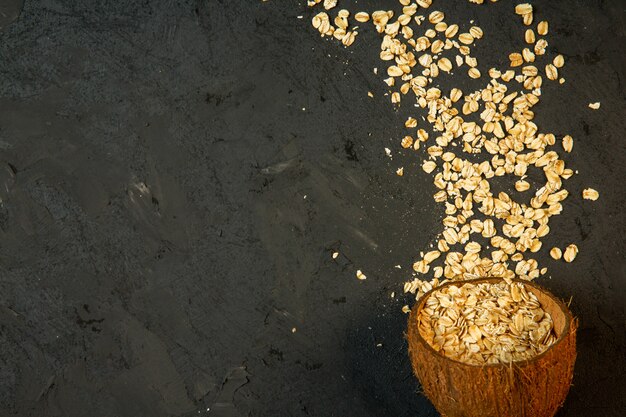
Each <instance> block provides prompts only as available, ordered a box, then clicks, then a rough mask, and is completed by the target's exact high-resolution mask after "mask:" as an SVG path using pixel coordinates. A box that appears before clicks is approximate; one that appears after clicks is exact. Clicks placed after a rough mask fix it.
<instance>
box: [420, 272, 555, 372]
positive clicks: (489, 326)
mask: <svg viewBox="0 0 626 417" xmlns="http://www.w3.org/2000/svg"><path fill="white" fill-rule="evenodd" d="M417 321H418V328H419V332H420V334H421V335H422V337H423V338H424V340H426V342H427V343H428V344H429V345H430V346H431V347H432V348H433V349H435V350H436V351H438V352H440V353H442V354H443V355H444V356H446V357H448V358H450V359H453V360H457V361H460V362H464V363H469V364H473V365H486V364H498V363H510V362H516V361H522V360H528V359H531V358H533V357H535V356H537V355H539V354H541V353H542V352H544V351H545V350H546V349H548V348H549V347H550V346H551V345H552V344H554V343H555V342H556V340H557V336H556V334H555V332H554V325H553V321H552V317H551V316H550V314H549V313H547V312H545V311H544V310H543V308H542V306H541V304H540V302H539V300H538V299H537V297H536V296H535V295H534V294H533V293H532V292H529V291H527V290H526V288H525V287H524V285H522V284H520V283H517V282H507V281H506V280H503V281H501V282H497V283H489V282H480V283H471V282H469V283H465V284H462V285H460V286H456V285H451V286H446V287H442V288H441V289H439V290H435V291H433V292H432V293H431V294H430V296H429V297H428V298H427V299H426V300H424V307H423V308H422V309H421V310H420V311H419V312H418V315H417Z"/></svg>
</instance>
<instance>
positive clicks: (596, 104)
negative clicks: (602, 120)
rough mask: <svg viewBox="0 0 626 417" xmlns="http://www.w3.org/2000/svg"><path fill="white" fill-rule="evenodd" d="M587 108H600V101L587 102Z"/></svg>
mask: <svg viewBox="0 0 626 417" xmlns="http://www.w3.org/2000/svg"><path fill="white" fill-rule="evenodd" d="M589 108H590V109H594V110H598V109H599V108H600V102H599V101H596V102H595V103H589Z"/></svg>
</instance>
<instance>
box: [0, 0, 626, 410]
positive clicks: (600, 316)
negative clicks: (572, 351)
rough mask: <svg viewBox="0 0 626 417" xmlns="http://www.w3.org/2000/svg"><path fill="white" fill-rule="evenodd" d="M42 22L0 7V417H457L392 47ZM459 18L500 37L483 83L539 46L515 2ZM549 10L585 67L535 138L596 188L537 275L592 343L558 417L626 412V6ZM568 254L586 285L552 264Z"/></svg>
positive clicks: (261, 31) (113, 18)
mask: <svg viewBox="0 0 626 417" xmlns="http://www.w3.org/2000/svg"><path fill="white" fill-rule="evenodd" d="M20 3H21V2H19V1H11V2H4V3H3V7H0V10H7V11H8V12H6V13H8V14H7V15H6V16H4V15H3V16H2V20H1V22H0V26H1V27H2V32H0V162H1V164H0V199H1V201H2V202H1V204H0V416H36V417H52V416H54V417H57V416H58V417H79V416H81V417H82V416H91V417H117V416H119V417H135V416H149V417H158V416H199V415H200V416H205V415H206V416H218V417H238V416H253V417H257V416H258V417H265V416H267V417H282V416H285V417H296V416H358V417H369V416H372V417H374V416H376V417H380V416H390V417H391V416H393V417H400V416H420V417H429V416H436V415H437V414H436V412H435V411H434V409H433V408H432V406H431V405H430V403H429V402H428V401H427V400H426V399H425V398H424V396H423V395H421V394H420V393H419V385H418V383H417V381H416V380H415V379H414V377H413V376H412V374H411V369H410V364H409V362H408V358H407V353H406V343H405V341H404V338H403V331H404V328H405V320H406V316H405V315H403V314H402V313H401V312H400V308H401V306H402V305H404V304H405V303H410V300H409V299H408V298H405V297H404V296H402V295H400V294H401V293H402V290H401V288H402V283H403V281H404V280H405V279H406V278H407V277H408V276H409V273H408V271H409V270H410V265H411V264H412V262H413V260H414V258H415V256H416V255H417V254H418V253H419V251H420V250H424V249H425V248H427V245H428V244H429V243H430V242H433V239H434V237H435V235H436V234H437V233H438V232H439V231H440V226H439V222H440V219H441V217H442V210H441V207H439V206H438V205H436V204H435V203H434V202H433V200H432V197H431V196H432V194H433V188H434V187H433V185H432V183H431V178H430V177H429V176H428V175H425V174H424V173H423V172H421V171H420V169H419V163H420V160H421V158H422V155H421V154H415V153H412V152H401V151H402V149H401V148H400V147H399V139H400V138H401V137H402V136H404V134H405V130H404V128H403V122H404V120H405V119H406V116H407V115H409V114H411V111H412V110H413V109H412V108H411V107H410V106H407V105H406V104H405V105H403V106H401V107H400V109H399V110H394V109H393V108H392V107H391V105H390V104H389V102H388V98H387V97H383V94H384V93H385V91H386V90H385V88H384V87H385V85H384V84H383V83H382V81H381V78H380V77H379V76H376V75H374V74H373V72H372V68H373V67H379V68H383V65H382V64H381V62H380V61H379V59H378V56H377V55H378V45H379V43H378V42H379V41H378V39H377V35H376V34H374V33H373V31H372V30H368V31H362V33H361V34H360V35H359V37H358V38H357V42H356V44H355V45H354V46H353V47H352V48H350V49H345V48H343V47H339V46H338V45H337V43H336V42H333V41H327V40H322V39H321V38H320V37H319V36H318V35H317V34H316V32H315V31H314V30H313V29H312V28H311V26H310V18H311V16H312V11H311V10H309V9H307V7H306V5H304V4H303V2H302V1H300V2H297V1H289V2H288V1H279V0H271V1H269V2H266V3H263V2H261V1H255V0H246V1H244V0H228V1H227V0H210V1H207V0H198V1H194V0H181V1H174V0H141V1H139V0H116V1H95V0H80V1H78V0H67V1H61V0H36V1H35V0H27V1H26V2H25V4H24V5H23V9H21V15H20V16H19V18H17V20H15V17H16V16H17V14H18V13H19V10H20V7H21V4H20ZM344 3H345V5H347V6H348V8H350V10H352V11H358V10H357V9H360V8H366V9H369V10H373V9H375V8H377V7H381V8H382V7H385V8H390V7H394V8H396V7H397V3H396V2H395V1H382V0H381V1H378V2H377V1H369V2H367V1H363V0H361V1H358V2H357V1H353V2H345V1H344ZM438 3H439V4H440V6H439V8H441V9H442V10H444V11H445V12H446V14H447V15H448V16H449V18H448V19H447V20H449V21H450V22H452V21H453V20H455V21H458V22H460V23H463V24H467V22H468V21H469V20H470V19H474V20H475V22H476V24H478V25H480V26H481V27H482V28H483V29H484V31H485V33H486V37H485V39H484V40H483V41H481V43H479V46H478V47H477V48H476V53H477V56H478V58H479V62H480V65H481V68H489V67H490V66H492V65H500V66H502V65H504V64H505V62H506V56H507V54H508V52H510V51H512V50H513V49H514V48H521V45H522V35H523V28H522V26H521V25H520V24H519V21H518V20H517V19H518V18H516V17H514V14H513V11H512V9H513V4H512V2H509V1H505V0H502V1H500V2H498V3H496V4H488V5H483V6H475V5H470V4H469V3H468V2H466V1H462V0H458V1H454V2H453V1H449V0H446V1H444V0H438V1H436V3H435V5H436V6H437V4H438ZM535 6H536V10H537V17H538V19H547V20H549V22H550V28H551V33H550V35H549V37H548V40H549V42H550V45H549V48H548V49H549V51H550V52H553V51H554V50H558V51H559V52H561V53H563V54H564V55H565V57H566V61H567V63H566V66H565V68H564V69H563V71H562V74H563V76H564V77H565V79H566V83H565V84H564V85H563V86H561V87H558V88H557V87H556V86H555V85H553V84H549V83H546V84H547V85H545V88H544V95H543V97H542V102H541V103H540V104H539V105H538V107H537V109H536V110H537V111H536V113H537V116H536V122H537V124H538V125H539V126H540V129H541V130H542V131H545V132H554V133H555V134H557V135H564V134H571V135H572V136H573V137H574V139H575V145H574V152H573V153H571V154H569V155H566V156H565V159H566V162H567V164H568V166H571V167H572V168H574V169H577V170H578V171H579V175H576V176H574V177H573V178H571V179H570V180H569V181H568V182H567V185H566V187H567V188H568V189H569V190H570V191H571V192H572V194H573V196H572V197H571V198H569V199H567V200H566V201H565V203H564V212H563V214H562V215H560V216H558V217H556V218H554V219H553V220H552V222H551V224H550V225H551V228H552V232H551V233H550V235H549V236H548V237H547V238H546V240H545V241H544V250H542V252H541V253H540V254H539V255H538V259H539V261H540V262H541V263H542V264H543V265H545V266H547V267H548V268H549V270H550V272H549V275H550V276H551V278H547V277H546V278H542V279H540V280H539V281H538V282H539V283H540V284H543V285H544V286H546V287H547V288H549V289H550V290H552V291H553V292H554V293H556V294H557V295H559V296H560V297H562V298H564V299H570V297H571V298H572V304H571V307H572V309H573V311H574V313H575V314H576V315H577V316H578V317H579V319H580V323H581V327H580V330H579V359H578V363H577V367H576V373H575V379H574V385H573V387H572V389H571V392H570V395H569V397H568V400H567V402H566V404H565V407H564V408H563V409H562V410H561V411H560V412H559V414H558V415H559V416H560V417H575V416H585V417H596V416H598V417H600V416H602V417H617V416H624V415H626V399H625V398H626V384H625V379H626V360H625V354H624V352H625V349H626V336H625V334H626V319H625V312H624V305H625V300H626V291H625V290H626V260H625V259H626V245H625V241H624V234H625V233H626V222H625V215H624V212H623V206H624V203H625V200H626V187H625V185H624V178H625V170H624V166H625V164H626V140H625V139H624V131H625V128H626V121H625V116H626V114H625V108H626V107H625V88H624V77H625V76H626V74H625V63H626V61H625V49H624V42H625V41H626V37H625V31H624V23H625V13H624V10H625V9H626V4H625V2H624V1H620V0H595V1H594V0H584V1H583V0H573V1H564V0H558V1H556V0H555V1H549V2H548V1H537V2H535ZM9 12H10V13H9ZM11 13H15V14H14V15H11ZM298 16H303V18H302V19H298ZM13 20H15V21H14V22H13V23H12V24H9V22H10V21H13ZM463 78H465V77H463ZM455 82H457V81H455ZM441 85H442V86H443V87H444V88H449V87H450V85H451V84H450V80H449V79H446V78H443V77H442V78H441ZM462 86H463V87H464V88H467V89H469V88H475V87H477V86H478V83H473V84H470V83H469V82H468V81H465V82H464V84H462ZM367 91H372V92H373V93H374V94H375V98H374V99H370V98H368V97H367V95H366V92H367ZM594 101H600V102H601V103H602V107H601V108H600V110H597V111H592V110H590V109H588V108H587V103H589V102H594ZM385 147H388V148H390V149H392V152H393V159H390V158H388V157H387V156H386V155H385V153H384V148H385ZM400 166H404V168H405V175H404V177H403V178H400V177H398V176H396V175H395V169H396V168H398V167H400ZM511 185H512V184H508V185H505V186H506V187H508V188H507V189H510V187H511ZM588 186H591V187H594V188H596V189H598V190H599V191H600V193H601V198H600V200H599V201H598V202H595V203H593V202H589V201H583V200H581V199H580V198H579V197H578V196H579V193H580V191H581V190H582V189H583V188H585V187H588ZM570 242H576V243H578V245H579V247H580V250H581V252H580V254H579V256H578V259H577V260H576V262H575V263H573V264H565V263H563V262H556V261H553V260H551V259H550V258H549V256H548V254H547V250H549V248H550V247H552V246H553V245H557V244H558V245H560V246H565V245H566V244H567V243H570ZM334 250H338V251H339V252H340V253H341V255H340V257H339V258H338V259H337V260H336V261H333V260H332V259H331V256H330V254H331V252H332V251H334ZM397 264H399V265H401V266H402V269H397V268H394V266H395V265H397ZM357 268H359V269H362V270H363V271H364V272H365V273H366V274H367V277H368V278H367V280H366V281H358V280H356V279H355V277H354V273H355V270H356V269H357ZM392 291H395V292H396V294H398V296H397V297H396V298H395V299H391V298H390V293H391V292H392ZM292 328H296V329H297V331H296V332H295V333H292ZM378 344H380V346H377V345H378Z"/></svg>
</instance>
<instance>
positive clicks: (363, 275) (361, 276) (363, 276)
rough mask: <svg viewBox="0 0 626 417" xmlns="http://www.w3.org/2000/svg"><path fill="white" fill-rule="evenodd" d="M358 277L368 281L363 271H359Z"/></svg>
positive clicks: (357, 272)
mask: <svg viewBox="0 0 626 417" xmlns="http://www.w3.org/2000/svg"><path fill="white" fill-rule="evenodd" d="M356 277H357V278H358V279H360V280H364V279H367V277H366V276H365V274H364V273H363V272H361V270H360V269H359V270H358V271H356Z"/></svg>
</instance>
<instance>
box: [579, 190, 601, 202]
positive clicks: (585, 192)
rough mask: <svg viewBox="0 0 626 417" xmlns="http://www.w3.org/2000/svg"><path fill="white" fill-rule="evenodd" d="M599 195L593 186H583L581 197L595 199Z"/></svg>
mask: <svg viewBox="0 0 626 417" xmlns="http://www.w3.org/2000/svg"><path fill="white" fill-rule="evenodd" d="M599 197H600V193H599V192H597V191H596V190H594V189H593V188H585V189H584V190H583V198H584V199H585V200H592V201H596V200H597V199H598V198H599Z"/></svg>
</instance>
